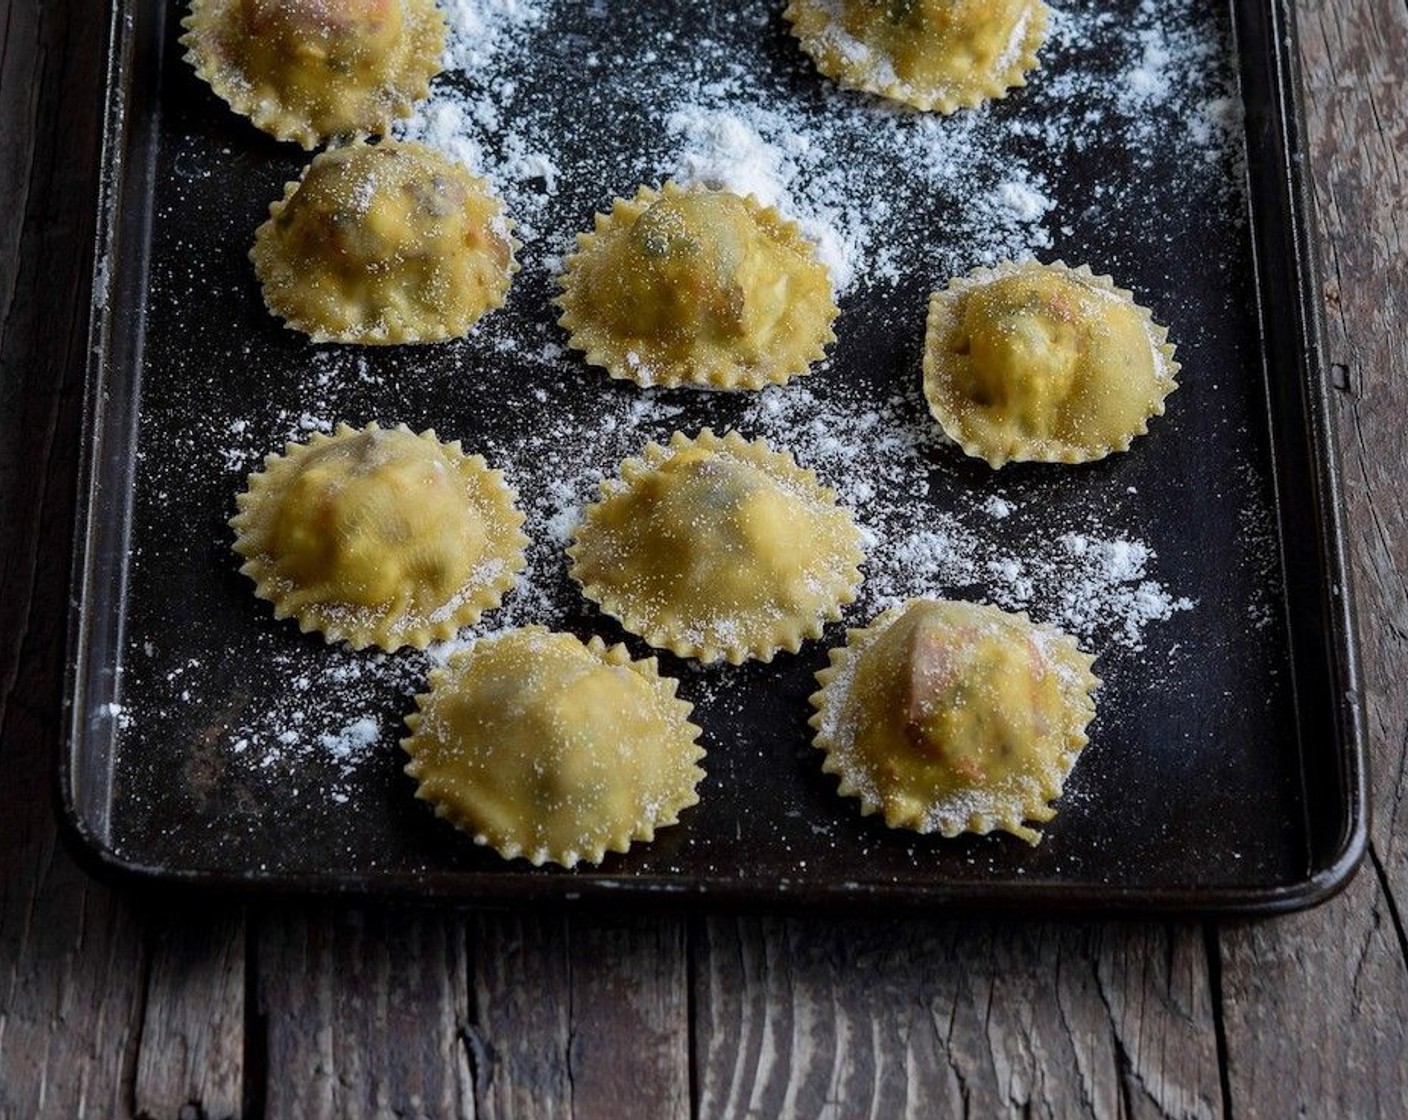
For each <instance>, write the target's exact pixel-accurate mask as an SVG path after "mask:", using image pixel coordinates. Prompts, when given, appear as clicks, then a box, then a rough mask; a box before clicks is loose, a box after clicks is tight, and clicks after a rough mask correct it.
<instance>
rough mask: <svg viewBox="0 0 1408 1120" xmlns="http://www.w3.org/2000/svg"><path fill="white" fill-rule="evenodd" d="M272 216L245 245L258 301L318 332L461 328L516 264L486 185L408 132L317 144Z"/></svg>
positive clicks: (400, 336) (447, 331)
mask: <svg viewBox="0 0 1408 1120" xmlns="http://www.w3.org/2000/svg"><path fill="white" fill-rule="evenodd" d="M269 215H270V216H269V220H268V221H267V222H265V223H264V224H263V225H262V226H260V227H259V230H258V232H257V233H256V234H255V239H254V248H253V249H252V250H251V251H250V259H251V260H252V261H253V262H254V269H255V272H256V273H257V274H258V276H259V281H260V283H261V284H262V285H263V290H264V302H265V303H266V304H267V305H268V307H269V310H270V311H272V312H273V313H274V314H275V315H277V316H279V317H280V318H282V319H284V320H286V321H287V323H288V325H289V326H290V327H291V328H293V329H294V330H299V331H302V332H304V333H305V334H307V335H310V336H311V337H312V339H313V341H314V342H356V343H366V344H373V345H385V344H391V343H398V342H440V341H444V340H445V339H450V338H460V337H462V336H463V335H465V334H466V333H468V331H469V328H470V327H471V326H473V325H474V324H475V322H477V321H478V320H479V318H480V316H482V315H483V314H484V313H485V312H487V311H490V310H492V309H494V308H496V307H501V306H503V303H504V300H505V299H506V298H507V296H508V289H509V281H510V279H511V277H512V276H513V274H514V273H515V272H516V271H517V270H518V262H517V261H516V260H515V259H514V255H513V254H514V249H515V248H517V242H516V241H515V240H514V238H513V236H512V233H511V232H510V231H511V228H512V223H511V222H510V221H509V220H508V219H507V218H506V217H505V216H504V210H503V204H502V203H501V202H500V201H499V199H498V198H497V197H495V195H494V194H493V193H492V192H491V191H490V189H489V185H488V184H487V183H485V182H484V180H482V179H478V178H476V177H475V176H473V175H471V174H470V173H469V172H468V171H466V170H465V168H464V167H463V166H462V165H461V164H459V163H457V162H455V161H453V160H450V159H448V158H446V157H445V156H443V155H441V154H440V153H439V152H437V151H435V150H434V149H433V148H428V147H426V146H425V145H423V144H416V143H412V142H410V141H404V142H401V141H392V140H384V141H382V142H381V143H380V144H376V145H369V144H353V145H350V146H348V147H345V148H335V149H333V150H332V151H328V152H323V153H322V154H321V155H319V156H317V157H316V158H315V159H314V160H313V162H312V163H310V164H309V165H308V167H307V168H305V169H304V172H303V175H302V177H301V178H300V179H299V180H298V181H297V182H295V183H289V184H288V187H287V189H286V191H285V194H284V198H283V199H282V200H281V201H279V202H275V203H274V204H273V205H272V206H270V207H269Z"/></svg>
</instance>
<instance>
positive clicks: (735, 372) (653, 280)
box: [557, 183, 837, 389]
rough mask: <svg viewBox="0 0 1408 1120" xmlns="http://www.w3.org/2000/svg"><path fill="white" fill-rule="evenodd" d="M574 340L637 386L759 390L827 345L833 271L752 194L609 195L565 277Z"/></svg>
mask: <svg viewBox="0 0 1408 1120" xmlns="http://www.w3.org/2000/svg"><path fill="white" fill-rule="evenodd" d="M561 284H562V289H563V291H562V295H561V297H560V298H559V299H558V300H557V303H558V306H559V307H561V308H562V317H561V318H560V319H559V320H558V321H559V322H560V323H561V325H562V326H564V327H566V328H567V329H568V331H569V332H570V339H569V342H570V344H571V346H572V347H574V348H575V349H577V350H582V351H584V352H585V354H586V358H587V361H588V362H590V363H591V364H593V365H597V366H602V367H604V368H605V369H606V370H607V372H608V373H610V375H611V376H612V377H616V378H621V379H625V380H630V381H635V382H637V383H638V384H640V385H665V386H674V385H700V386H705V387H710V388H716V389H759V388H762V387H763V386H765V385H769V384H781V383H782V382H785V381H787V380H789V379H790V378H793V377H797V376H799V375H801V374H804V373H806V372H807V370H808V368H809V367H810V366H811V364H812V363H813V362H816V361H819V360H820V359H821V358H822V357H823V356H824V355H825V352H826V346H827V344H828V343H830V342H832V341H834V339H835V335H834V334H832V331H831V323H832V321H833V320H834V319H835V318H836V314H837V310H836V303H835V300H834V299H833V298H832V292H831V277H830V275H829V274H828V272H827V270H826V266H825V265H823V264H822V263H821V261H820V260H819V259H818V257H817V254H816V248H815V246H814V245H812V243H811V242H809V241H808V240H807V239H806V238H805V237H803V236H802V234H801V232H800V230H799V229H798V228H797V226H796V225H795V223H793V222H790V221H788V220H787V219H785V218H783V217H782V216H781V215H780V214H778V212H777V211H776V210H774V209H772V208H771V207H767V206H763V205H761V204H760V203H758V202H757V201H756V200H755V199H753V198H752V197H749V196H743V195H737V194H733V193H731V192H729V191H723V190H706V189H704V188H694V189H688V190H686V189H684V188H681V187H678V186H676V185H675V184H674V183H666V184H665V186H664V188H663V189H662V190H660V191H656V190H654V189H652V188H650V187H642V188H641V189H640V191H639V192H638V193H637V194H636V196H635V198H633V199H631V200H630V201H626V200H624V199H619V198H618V199H617V200H616V202H615V204H614V205H613V206H612V209H611V213H610V214H598V215H597V218H596V228H595V230H594V231H593V232H591V233H584V234H581V235H580V236H579V238H578V250H577V252H576V253H575V254H573V255H572V256H570V257H569V258H568V259H567V262H566V266H565V269H564V272H563V275H562V277H561Z"/></svg>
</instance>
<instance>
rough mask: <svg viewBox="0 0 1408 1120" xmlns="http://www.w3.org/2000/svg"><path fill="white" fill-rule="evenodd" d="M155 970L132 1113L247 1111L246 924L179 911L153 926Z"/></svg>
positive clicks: (221, 1115)
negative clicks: (245, 1078) (245, 1105)
mask: <svg viewBox="0 0 1408 1120" xmlns="http://www.w3.org/2000/svg"><path fill="white" fill-rule="evenodd" d="M147 926H148V930H149V932H148V935H147V943H148V946H149V960H150V964H149V967H148V969H147V978H146V999H145V1001H144V1004H143V1007H142V1023H141V1029H140V1036H139V1042H138V1049H137V1062H136V1072H135V1088H134V1092H133V1106H134V1109H135V1111H136V1113H137V1115H138V1116H139V1117H153V1118H156V1120H168V1118H170V1120H178V1118H179V1120H194V1118H197V1117H198V1118H200V1120H238V1118H239V1117H240V1115H241V1114H242V1112H243V1110H244V1042H245V1037H244V1013H245V999H244V993H245V938H244V929H245V926H244V916H243V914H242V913H241V912H240V911H238V910H229V909H225V908H216V909H215V910H214V911H213V912H210V911H206V910H202V911H200V912H193V910H192V908H190V907H181V908H179V909H176V908H172V909H169V910H164V911H162V912H161V913H160V914H157V915H153V916H151V917H150V918H149V919H148V921H147Z"/></svg>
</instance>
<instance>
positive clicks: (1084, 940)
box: [695, 918, 1222, 1120]
mask: <svg viewBox="0 0 1408 1120" xmlns="http://www.w3.org/2000/svg"><path fill="white" fill-rule="evenodd" d="M696 957H697V960H698V962H699V964H698V976H697V980H696V984H697V994H696V1005H697V1008H698V1016H697V1026H696V1037H697V1040H698V1041H697V1049H696V1054H695V1062H696V1066H697V1077H698V1081H699V1098H700V1107H699V1115H700V1116H701V1117H706V1118H707V1117H725V1116H728V1117H733V1116H808V1117H824V1118H829V1120H842V1118H850V1117H858V1116H867V1117H884V1118H889V1117H896V1118H898V1117H906V1118H908V1117H915V1118H926V1117H932V1116H953V1117H959V1116H962V1117H969V1116H971V1117H1004V1116H1014V1117H1068V1116H1094V1117H1130V1116H1135V1117H1142V1116H1149V1117H1212V1116H1217V1115H1220V1114H1221V1112H1222V1099H1221V1088H1220V1085H1219V1079H1218V1062H1217V1045H1216V1038H1215V1032H1214V1022H1213V1009H1212V1003H1211V999H1210V995H1209V991H1210V989H1209V986H1208V983H1207V974H1206V957H1205V951H1204V943H1203V935H1202V932H1201V931H1200V930H1199V929H1197V928H1196V927H1178V928H1172V929H1166V928H1162V927H1154V926H1150V927H1127V926H1110V927H1104V928H1099V927H1091V928H1082V927H1074V926H1053V925H1045V924H1032V925H1026V926H1020V925H991V924H985V923H968V924H963V925H957V924H934V923H917V922H915V923H910V922H905V923H879V922H842V923H819V922H802V921H768V920H755V919H744V920H736V919H725V918H716V919H712V920H710V921H709V922H707V923H706V925H705V928H704V932H703V935H702V938H701V941H700V944H699V946H698V948H697V949H696Z"/></svg>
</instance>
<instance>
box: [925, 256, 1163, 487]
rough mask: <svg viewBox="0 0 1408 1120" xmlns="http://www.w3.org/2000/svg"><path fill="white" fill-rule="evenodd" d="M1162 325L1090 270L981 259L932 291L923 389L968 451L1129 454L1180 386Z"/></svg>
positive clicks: (1044, 456)
mask: <svg viewBox="0 0 1408 1120" xmlns="http://www.w3.org/2000/svg"><path fill="white" fill-rule="evenodd" d="M1173 355H1174V348H1173V347H1172V346H1171V345H1169V343H1168V331H1167V330H1166V329H1165V328H1164V327H1161V326H1158V325H1157V324H1155V323H1154V321H1153V318H1152V317H1151V315H1150V314H1149V312H1148V311H1147V310H1146V309H1144V308H1142V307H1140V306H1139V305H1138V304H1136V303H1135V302H1134V297H1133V296H1132V295H1131V293H1129V292H1127V291H1123V290H1121V289H1119V288H1116V287H1115V285H1114V283H1113V282H1112V281H1111V280H1110V278H1109V277H1108V276H1095V275H1093V274H1092V273H1091V271H1090V269H1089V268H1085V267H1081V268H1067V267H1066V266H1065V265H1064V264H1062V263H1061V262H1060V261H1057V262H1055V263H1054V264H1049V265H1043V264H1038V263H1037V262H1035V261H1027V262H1025V263H1023V264H1011V263H1008V264H1002V265H999V266H998V267H996V268H979V269H977V270H976V271H974V272H972V273H970V274H969V275H968V276H965V277H960V278H958V279H956V280H952V281H950V283H949V286H948V288H947V289H946V290H943V291H939V292H936V293H934V296H933V298H932V299H931V300H930V303H929V322H928V332H927V340H926V344H925V349H924V393H925V396H926V397H927V398H928V401H929V408H930V410H931V411H932V412H933V414H934V417H935V418H936V419H937V420H938V421H939V423H940V424H941V425H942V426H943V429H944V431H945V432H946V433H947V434H948V436H949V437H950V438H951V439H953V440H954V441H955V442H957V443H958V444H960V445H961V446H962V448H963V450H964V451H965V452H967V453H968V454H969V455H973V456H975V457H977V458H980V459H985V460H987V462H988V463H989V464H991V465H992V466H994V467H1000V466H1002V465H1003V464H1004V463H1007V462H1009V461H1012V460H1017V461H1030V460H1035V461H1038V462H1048V463H1050V462H1061V463H1084V462H1089V461H1090V460H1093V459H1100V458H1103V457H1104V456H1106V455H1108V454H1110V453H1111V452H1112V451H1127V450H1128V449H1129V446H1130V444H1131V442H1133V440H1134V438H1135V437H1136V436H1138V435H1142V434H1143V433H1145V432H1147V431H1148V430H1149V419H1150V417H1153V416H1161V415H1163V412H1164V398H1165V397H1167V396H1168V394H1169V393H1171V392H1173V390H1174V389H1176V388H1177V387H1178V382H1177V381H1176V380H1175V376H1176V374H1177V373H1178V369H1179V365H1178V363H1177V362H1176V361H1174V358H1173Z"/></svg>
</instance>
